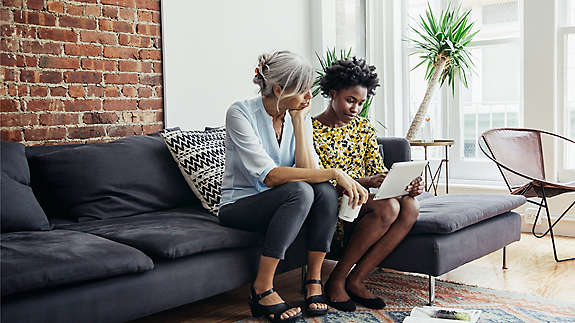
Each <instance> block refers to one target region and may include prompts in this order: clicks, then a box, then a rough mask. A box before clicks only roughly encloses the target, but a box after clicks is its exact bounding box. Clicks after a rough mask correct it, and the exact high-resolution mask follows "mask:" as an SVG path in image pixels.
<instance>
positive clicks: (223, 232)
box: [61, 208, 262, 259]
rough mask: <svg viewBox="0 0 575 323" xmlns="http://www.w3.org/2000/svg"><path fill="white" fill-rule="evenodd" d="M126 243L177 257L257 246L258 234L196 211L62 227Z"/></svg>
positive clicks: (151, 253)
mask: <svg viewBox="0 0 575 323" xmlns="http://www.w3.org/2000/svg"><path fill="white" fill-rule="evenodd" d="M61 228H65V229H67V230H78V231H82V232H88V233H91V234H94V235H97V236H100V237H104V238H107V239H110V240H114V241H117V242H120V243H123V244H127V245H129V246H132V247H134V248H137V249H139V250H142V251H144V252H145V253H147V254H148V255H150V256H154V257H160V258H172V259H173V258H179V257H184V256H189V255H193V254H196V253H200V252H206V251H210V250H219V249H226V248H242V247H247V246H253V245H258V244H259V243H260V239H261V237H262V236H261V235H260V234H258V233H253V232H247V231H242V230H236V229H232V228H227V227H224V226H222V225H220V224H219V221H218V218H216V217H214V216H212V215H210V214H209V213H208V212H206V211H205V210H202V209H199V208H180V209H174V210H167V211H159V212H153V213H147V214H140V215H135V216H131V217H124V218H116V219H107V220H102V221H92V222H84V223H76V224H69V225H63V226H61Z"/></svg>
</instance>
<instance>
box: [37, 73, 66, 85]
mask: <svg viewBox="0 0 575 323" xmlns="http://www.w3.org/2000/svg"><path fill="white" fill-rule="evenodd" d="M40 82H42V83H60V82H62V72H52V71H41V72H40Z"/></svg>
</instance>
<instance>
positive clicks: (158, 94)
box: [156, 86, 163, 97]
mask: <svg viewBox="0 0 575 323" xmlns="http://www.w3.org/2000/svg"><path fill="white" fill-rule="evenodd" d="M162 91H163V90H162V87H161V86H157V87H156V96H158V97H161V96H162V95H163V93H162Z"/></svg>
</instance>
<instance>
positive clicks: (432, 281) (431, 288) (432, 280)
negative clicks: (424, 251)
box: [427, 275, 435, 306]
mask: <svg viewBox="0 0 575 323" xmlns="http://www.w3.org/2000/svg"><path fill="white" fill-rule="evenodd" d="M427 277H428V278H429V303H428V304H427V305H429V306H433V302H434V301H435V277H433V276H431V275H427Z"/></svg>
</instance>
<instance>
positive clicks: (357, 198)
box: [333, 168, 369, 207]
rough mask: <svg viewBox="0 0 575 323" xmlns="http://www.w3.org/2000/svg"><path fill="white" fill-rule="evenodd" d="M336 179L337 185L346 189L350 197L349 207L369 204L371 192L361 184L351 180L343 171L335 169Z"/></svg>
mask: <svg viewBox="0 0 575 323" xmlns="http://www.w3.org/2000/svg"><path fill="white" fill-rule="evenodd" d="M333 170H334V172H335V174H334V179H335V180H336V181H337V184H338V185H340V186H341V187H343V189H345V192H346V193H347V195H348V196H349V206H354V207H355V206H361V205H362V204H365V202H367V199H368V198H369V192H368V191H367V189H365V188H364V187H363V186H361V184H359V183H358V182H357V181H356V180H355V179H353V178H351V177H350V176H349V175H347V173H346V172H344V171H343V170H341V169H337V168H334V169H333Z"/></svg>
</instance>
